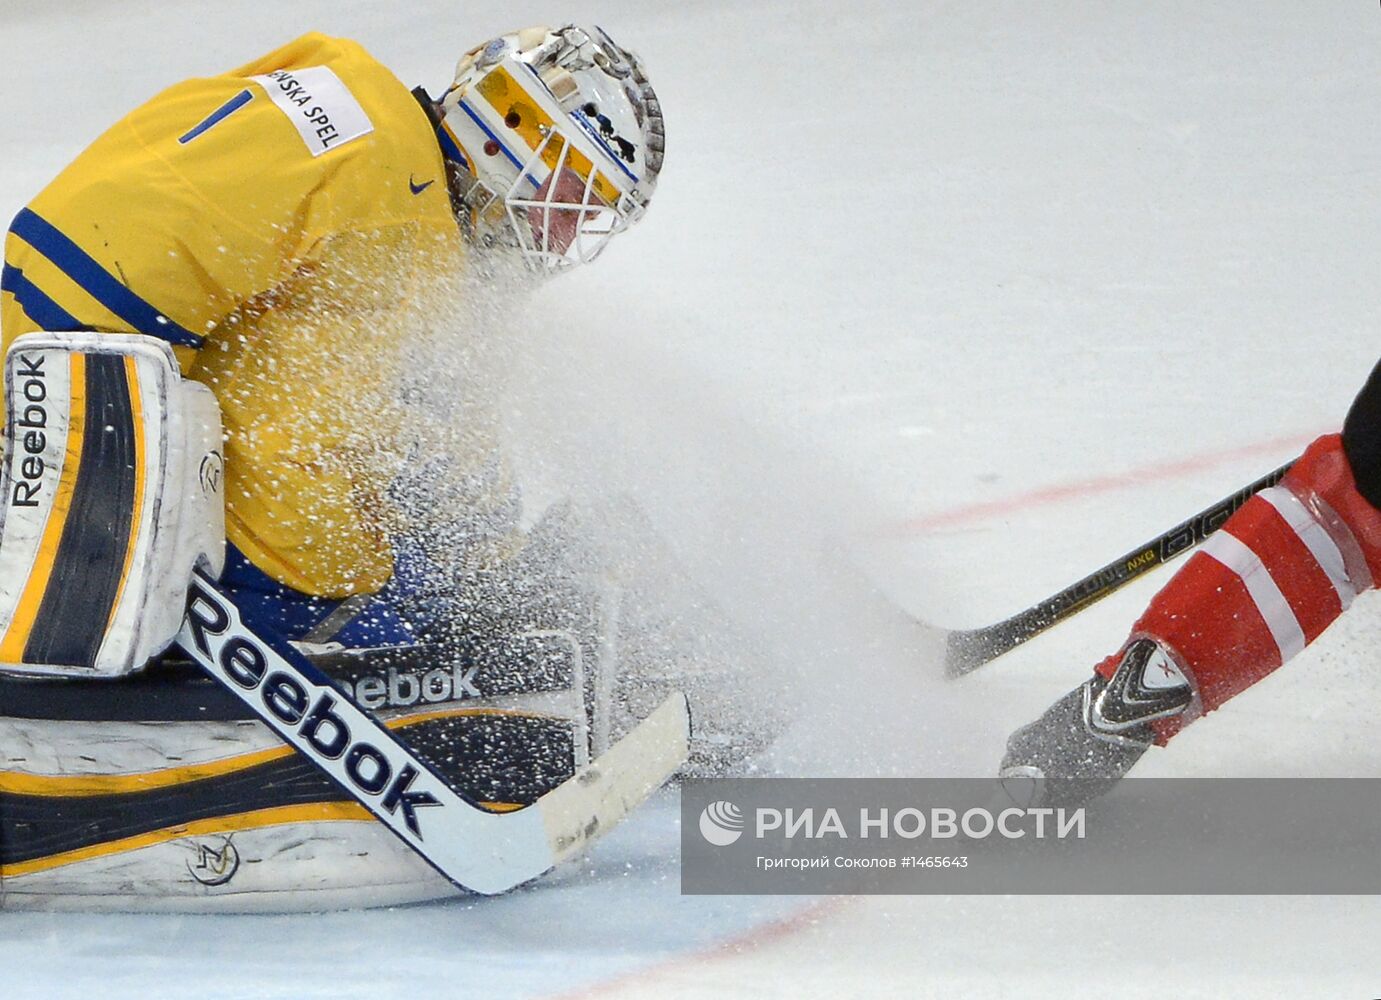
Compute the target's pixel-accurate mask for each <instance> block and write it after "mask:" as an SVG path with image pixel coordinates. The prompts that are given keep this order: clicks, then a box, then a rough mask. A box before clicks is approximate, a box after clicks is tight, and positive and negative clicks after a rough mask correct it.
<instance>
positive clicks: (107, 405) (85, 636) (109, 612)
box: [0, 333, 225, 677]
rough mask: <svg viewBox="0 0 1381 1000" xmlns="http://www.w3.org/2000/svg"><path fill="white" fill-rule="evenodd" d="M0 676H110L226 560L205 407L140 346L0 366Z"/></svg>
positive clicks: (122, 339) (60, 339)
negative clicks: (1, 447) (202, 574)
mask: <svg viewBox="0 0 1381 1000" xmlns="http://www.w3.org/2000/svg"><path fill="white" fill-rule="evenodd" d="M5 402H6V412H5V462H4V472H3V479H0V498H3V507H0V670H4V671H9V672H16V673H25V674H43V675H49V676H68V677H70V676H82V677H119V676H122V675H125V674H128V673H131V672H133V671H135V670H138V669H139V668H140V667H142V666H143V665H144V664H145V663H146V662H148V660H149V658H150V657H152V656H154V655H156V654H157V653H159V652H160V651H162V650H163V649H164V648H166V647H167V646H168V645H169V644H170V643H171V642H172V640H173V638H174V636H176V635H177V632H178V628H179V627H180V625H181V622H182V617H183V611H184V606H185V604H186V600H187V588H188V584H189V583H190V581H191V578H192V569H193V567H194V566H196V565H197V564H198V563H201V564H202V565H204V566H205V567H206V568H207V569H209V570H210V571H211V572H212V573H214V574H216V575H219V573H220V571H221V569H222V568H223V565H224V561H225V503H224V498H223V494H222V485H223V484H222V479H223V472H224V469H223V465H222V453H221V422H220V407H219V406H218V405H217V403H216V398H215V396H214V395H213V394H212V393H211V391H210V390H209V389H207V388H206V387H205V386H203V385H200V384H198V383H196V382H190V381H184V380H183V379H182V377H181V376H180V374H179V372H178V366H177V362H176V360H175V359H174V357H173V352H172V349H171V348H170V347H169V346H168V345H167V344H165V343H163V342H162V341H160V340H157V339H155V338H153V337H143V336H126V335H100V334H90V333H31V334H27V335H25V336H23V337H20V338H19V339H18V340H16V341H15V342H14V343H13V344H12V345H11V347H10V349H9V351H8V352H7V354H6V355H5Z"/></svg>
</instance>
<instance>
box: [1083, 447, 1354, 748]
mask: <svg viewBox="0 0 1381 1000" xmlns="http://www.w3.org/2000/svg"><path fill="white" fill-rule="evenodd" d="M1378 578H1381V511H1379V510H1377V509H1376V508H1375V507H1373V506H1372V505H1371V504H1370V503H1369V502H1368V501H1367V500H1366V499H1365V498H1364V497H1363V496H1362V495H1361V493H1360V492H1359V491H1358V488H1357V484H1356V481H1355V480H1354V478H1353V476H1352V473H1351V469H1350V467H1349V464H1348V461H1347V457H1346V455H1345V454H1344V449H1343V442H1342V439H1341V438H1340V437H1339V436H1338V435H1330V436H1327V437H1323V438H1320V439H1319V440H1318V441H1316V442H1314V444H1312V445H1311V446H1310V447H1309V449H1308V450H1307V451H1306V452H1305V453H1304V455H1303V456H1301V457H1300V459H1299V461H1298V462H1296V463H1295V465H1294V467H1293V468H1292V469H1291V470H1290V473H1289V474H1288V475H1287V476H1286V477H1285V479H1284V480H1283V481H1282V482H1281V484H1280V485H1279V486H1276V487H1272V488H1271V489H1268V490H1263V491H1262V492H1261V493H1260V494H1258V495H1257V496H1255V497H1253V498H1252V499H1251V500H1250V501H1248V502H1247V503H1246V504H1245V505H1244V506H1243V507H1242V509H1241V510H1239V511H1238V512H1237V513H1236V514H1234V515H1233V516H1232V517H1231V518H1229V519H1228V521H1227V523H1226V524H1225V525H1224V526H1223V528H1222V529H1221V530H1220V531H1219V532H1218V533H1217V534H1215V535H1213V536H1212V537H1210V538H1209V540H1208V541H1207V542H1205V543H1204V546H1203V547H1202V548H1201V549H1200V550H1199V551H1198V552H1197V553H1195V554H1194V555H1193V556H1192V557H1191V558H1190V560H1189V562H1188V563H1187V564H1186V565H1185V567H1184V568H1183V569H1182V570H1180V572H1179V573H1177V574H1176V575H1175V576H1174V577H1173V578H1172V579H1171V581H1170V582H1169V584H1167V585H1166V587H1165V588H1164V589H1163V590H1161V591H1160V593H1158V594H1157V595H1156V596H1155V597H1154V598H1152V600H1151V604H1150V607H1148V608H1147V610H1146V612H1145V614H1143V615H1142V617H1141V619H1140V620H1139V621H1138V622H1137V623H1136V625H1135V626H1134V628H1133V632H1132V639H1131V640H1130V644H1135V642H1136V641H1138V640H1144V639H1150V640H1152V641H1154V642H1155V643H1156V644H1157V645H1158V646H1159V647H1160V648H1161V649H1162V651H1163V655H1164V656H1165V658H1166V661H1167V664H1168V666H1167V670H1170V669H1173V670H1174V671H1177V672H1179V673H1180V674H1182V675H1183V676H1184V677H1186V678H1188V680H1189V681H1190V683H1191V684H1192V685H1193V687H1194V690H1195V693H1196V695H1197V697H1196V699H1195V703H1194V705H1192V706H1191V707H1190V709H1189V710H1188V711H1186V712H1185V713H1184V714H1182V715H1176V716H1174V717H1172V718H1165V719H1159V720H1156V721H1154V722H1153V723H1152V727H1153V729H1154V730H1155V733H1156V738H1157V742H1159V743H1164V742H1165V741H1166V740H1168V739H1169V738H1170V737H1171V736H1173V735H1174V734H1175V733H1177V732H1178V731H1179V730H1180V729H1181V728H1183V726H1184V725H1185V724H1186V723H1187V722H1189V721H1191V720H1192V719H1193V718H1195V717H1197V716H1198V715H1200V714H1202V713H1204V712H1211V711H1213V710H1214V709H1216V708H1218V707H1219V706H1221V705H1222V704H1223V703H1224V702H1226V701H1227V700H1228V699H1229V698H1232V697H1233V696H1235V695H1237V694H1240V693H1241V692H1242V691H1245V690H1246V689H1247V688H1249V687H1251V686H1252V685H1253V684H1255V683H1256V682H1257V681H1259V680H1261V679H1262V678H1263V677H1265V676H1267V675H1268V674H1270V673H1272V672H1273V671H1274V670H1276V669H1277V668H1279V667H1280V666H1281V665H1282V664H1283V663H1285V662H1286V661H1287V660H1289V659H1290V658H1291V657H1293V656H1294V655H1295V654H1296V653H1298V652H1300V651H1301V650H1303V649H1304V647H1305V646H1306V645H1308V644H1309V643H1311V642H1313V641H1314V640H1315V639H1316V638H1318V636H1319V635H1320V634H1321V633H1322V632H1323V631H1324V629H1326V628H1327V627H1328V626H1329V625H1330V624H1332V623H1333V622H1334V621H1335V620H1336V619H1337V618H1338V616H1339V615H1341V614H1342V613H1343V611H1345V610H1346V609H1347V608H1348V607H1349V605H1351V603H1352V601H1353V599H1354V598H1355V597H1356V595H1357V594H1358V593H1360V592H1362V591H1364V590H1369V589H1370V588H1372V587H1373V586H1374V585H1375V584H1374V582H1373V581H1374V580H1376V579H1378ZM1130 644H1129V646H1128V647H1124V651H1125V650H1126V649H1128V648H1130ZM1122 660H1123V654H1122V653H1119V654H1117V655H1115V656H1112V657H1109V658H1108V659H1107V660H1104V661H1103V662H1102V663H1101V664H1099V665H1098V668H1097V673H1098V674H1100V675H1101V676H1102V677H1105V678H1109V679H1112V678H1113V676H1114V674H1115V673H1116V670H1117V667H1118V664H1120V663H1121V662H1122Z"/></svg>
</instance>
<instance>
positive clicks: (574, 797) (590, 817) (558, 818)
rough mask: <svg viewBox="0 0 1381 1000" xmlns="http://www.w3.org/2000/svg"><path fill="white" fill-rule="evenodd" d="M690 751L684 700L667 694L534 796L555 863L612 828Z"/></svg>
mask: <svg viewBox="0 0 1381 1000" xmlns="http://www.w3.org/2000/svg"><path fill="white" fill-rule="evenodd" d="M689 752H690V706H689V705H688V704H687V703H686V697H685V695H683V694H680V693H677V694H673V695H671V696H669V697H668V698H667V699H666V700H665V701H664V702H662V704H661V705H659V706H658V707H657V709H656V710H655V711H654V712H653V713H652V714H651V715H649V716H648V717H647V718H646V719H644V720H643V721H642V722H640V723H638V725H637V726H635V727H634V728H633V729H632V730H631V731H630V732H629V733H628V734H627V735H625V736H624V737H623V739H621V740H619V741H618V742H617V743H615V744H614V745H613V746H612V747H610V748H609V749H608V750H607V751H606V752H605V753H604V754H603V755H602V756H600V758H599V759H598V760H596V761H595V762H594V763H593V764H591V765H590V766H589V767H587V768H585V769H583V770H582V771H580V772H579V773H577V774H575V775H574V776H572V777H571V778H568V779H567V780H566V781H564V782H562V783H561V784H560V785H558V786H557V787H556V788H553V789H552V790H551V791H550V792H548V793H547V794H546V795H543V796H542V797H541V798H540V799H538V800H537V801H536V802H535V803H533V805H532V806H531V808H533V809H536V810H539V811H540V813H541V816H542V821H543V824H544V825H545V827H546V832H547V841H548V843H549V844H550V845H551V852H552V856H553V858H554V859H555V863H557V864H559V863H560V862H562V861H565V860H567V859H569V858H572V857H574V856H575V855H577V854H580V853H582V852H583V851H585V850H586V849H587V848H588V847H589V846H590V844H591V843H593V842H594V841H595V840H596V839H597V838H599V837H601V836H603V835H604V834H605V833H607V832H609V830H611V829H613V828H614V827H615V826H617V825H618V824H619V823H620V822H622V821H623V820H624V818H625V817H627V816H628V814H629V813H630V812H632V811H633V810H634V809H636V808H637V807H638V806H639V805H641V804H642V802H643V801H644V800H645V799H646V798H647V797H648V796H649V795H651V794H652V793H653V792H654V791H656V790H657V789H658V788H660V787H662V785H663V784H665V783H666V781H667V779H668V778H670V777H671V776H672V775H673V774H675V773H676V771H677V769H678V768H680V767H681V766H682V765H683V764H684V763H685V762H686V758H687V756H688V754H689Z"/></svg>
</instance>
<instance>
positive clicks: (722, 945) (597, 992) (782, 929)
mask: <svg viewBox="0 0 1381 1000" xmlns="http://www.w3.org/2000/svg"><path fill="white" fill-rule="evenodd" d="M857 898H858V897H856V896H825V897H822V898H820V899H816V900H814V901H812V902H811V903H809V904H807V905H806V906H803V907H802V908H801V909H799V910H796V911H795V912H793V913H788V914H787V915H786V916H783V917H778V918H776V919H775V920H769V921H767V922H766V923H762V924H758V925H756V926H754V927H749V928H747V929H746V930H744V931H742V932H740V933H738V934H735V935H732V936H731V937H727V938H725V939H723V940H721V941H715V942H713V943H711V944H709V945H706V946H705V947H703V948H697V949H695V950H694V951H687V952H681V953H680V954H673V955H668V956H666V957H665V958H663V959H660V960H658V961H655V962H651V963H649V964H647V965H644V966H641V967H639V968H636V969H631V970H629V971H628V972H625V973H622V974H621V975H618V976H614V977H612V978H610V979H606V980H604V981H602V982H596V983H592V984H591V985H589V986H586V987H583V988H581V989H578V990H574V991H572V992H570V993H560V994H557V995H556V996H555V997H553V998H550V1000H590V998H593V997H601V996H605V995H607V994H609V993H613V992H617V991H619V990H622V989H630V988H634V987H647V986H648V985H650V984H649V983H647V982H646V980H647V979H648V978H649V977H652V976H657V975H662V974H665V973H667V972H671V971H673V970H675V969H679V968H681V967H682V966H696V965H701V964H703V963H705V962H712V961H714V960H715V959H720V958H728V957H731V956H733V955H741V954H743V953H744V952H745V951H753V950H754V949H757V948H761V947H762V946H763V945H766V944H770V943H772V942H773V941H776V940H778V939H779V938H784V937H788V936H790V935H792V934H795V933H797V932H798V931H803V930H805V929H807V928H808V927H812V926H814V925H815V924H816V923H818V922H819V921H821V920H823V919H825V918H826V917H828V916H830V915H832V914H833V913H834V912H835V911H837V910H839V909H841V908H842V907H843V906H844V905H845V904H847V903H849V902H851V901H853V900H855V899H857ZM653 992H654V993H655V992H656V991H655V990H653Z"/></svg>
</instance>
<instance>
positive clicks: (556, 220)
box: [503, 128, 644, 271]
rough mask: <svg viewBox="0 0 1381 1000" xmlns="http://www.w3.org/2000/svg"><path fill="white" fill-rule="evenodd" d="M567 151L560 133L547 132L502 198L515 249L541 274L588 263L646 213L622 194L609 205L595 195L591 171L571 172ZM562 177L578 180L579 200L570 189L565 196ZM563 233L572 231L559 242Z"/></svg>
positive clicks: (564, 139)
mask: <svg viewBox="0 0 1381 1000" xmlns="http://www.w3.org/2000/svg"><path fill="white" fill-rule="evenodd" d="M552 148H554V149H556V150H557V153H556V159H555V162H554V163H553V164H552V166H551V167H550V169H549V170H548V169H547V166H546V164H547V162H549V160H548V159H547V155H548V150H549V149H552ZM571 150H572V147H571V143H570V141H569V140H568V139H567V138H566V136H565V135H564V134H563V133H562V132H561V130H560V129H556V128H551V129H548V130H547V134H546V135H545V136H544V137H543V139H542V141H541V142H540V143H539V144H538V146H537V148H536V149H534V150H533V151H532V155H531V156H530V157H529V158H528V161H527V162H526V163H525V164H523V167H522V169H521V170H520V171H519V173H518V177H517V179H516V180H514V182H513V184H512V185H511V186H510V187H509V189H508V191H507V192H505V193H504V196H503V203H504V207H505V209H506V210H507V212H508V217H509V221H510V223H511V224H512V227H513V232H514V234H516V236H517V238H518V248H519V249H520V250H521V251H522V253H523V257H524V258H525V259H526V260H527V261H528V262H529V263H530V264H532V265H533V266H535V267H536V268H538V269H539V270H545V271H559V270H562V269H564V268H567V267H570V266H572V265H574V264H588V263H589V262H590V261H592V260H594V259H595V258H596V257H598V256H599V255H600V254H601V253H603V252H604V248H605V247H606V246H608V245H609V241H610V240H612V239H613V238H614V237H615V236H616V235H618V234H619V233H621V232H623V231H624V230H625V229H627V228H628V227H629V226H631V225H633V224H634V223H635V222H637V221H638V220H639V219H640V218H642V214H643V212H644V207H643V206H642V205H640V204H638V203H637V202H636V201H634V199H633V198H632V197H630V196H629V195H628V194H626V193H622V192H620V194H619V198H618V201H617V203H615V204H614V205H610V204H608V203H607V202H606V201H605V200H604V199H603V198H601V197H600V196H599V195H598V194H597V193H596V191H595V177H596V173H595V170H593V169H592V170H590V171H588V172H587V173H586V175H585V176H583V177H581V176H580V174H579V172H578V171H576V170H574V169H573V167H572V166H571V163H572V157H571ZM543 172H545V173H546V176H547V179H546V180H545V181H544V182H543V183H542V184H540V185H538V187H537V190H536V191H535V192H533V193H532V194H528V191H529V190H530V189H531V188H532V186H533V181H534V178H535V177H537V176H541V174H542V173H543ZM563 177H568V178H569V177H573V178H577V179H578V181H579V188H580V193H579V198H578V200H572V199H571V196H570V192H569V188H567V189H566V190H564V191H563V185H562V184H561V183H560V181H561V179H562V178H563ZM564 229H569V230H571V236H570V238H568V239H563V238H562V233H561V230H564ZM554 236H555V237H556V238H555V239H554Z"/></svg>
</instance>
